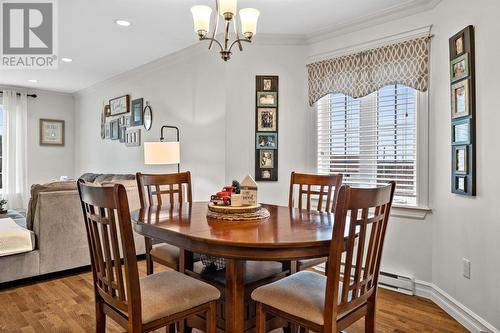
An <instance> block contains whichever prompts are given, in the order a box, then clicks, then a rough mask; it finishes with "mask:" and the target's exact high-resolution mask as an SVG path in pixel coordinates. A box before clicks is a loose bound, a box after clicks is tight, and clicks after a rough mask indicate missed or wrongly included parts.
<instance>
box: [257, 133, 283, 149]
mask: <svg viewBox="0 0 500 333" xmlns="http://www.w3.org/2000/svg"><path fill="white" fill-rule="evenodd" d="M255 136H256V138H255V142H256V146H255V149H278V133H268V132H264V133H261V132H257V133H256V134H255Z"/></svg>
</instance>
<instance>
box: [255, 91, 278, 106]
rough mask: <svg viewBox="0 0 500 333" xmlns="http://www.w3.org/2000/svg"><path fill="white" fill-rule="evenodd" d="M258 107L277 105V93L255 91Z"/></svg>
mask: <svg viewBox="0 0 500 333" xmlns="http://www.w3.org/2000/svg"><path fill="white" fill-rule="evenodd" d="M257 106H258V107H277V106H278V93H277V92H275V91H259V92H257Z"/></svg>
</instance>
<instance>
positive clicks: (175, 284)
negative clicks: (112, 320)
mask: <svg viewBox="0 0 500 333" xmlns="http://www.w3.org/2000/svg"><path fill="white" fill-rule="evenodd" d="M140 284H141V298H142V322H143V323H144V324H146V323H149V322H152V321H154V320H156V319H160V318H164V317H167V316H170V315H173V314H176V313H179V312H182V311H185V310H189V309H192V308H194V307H197V306H199V305H202V304H205V303H207V302H210V301H215V300H217V299H219V297H220V292H219V290H218V289H217V288H215V287H213V286H211V285H209V284H208V283H205V282H202V281H199V280H196V279H194V278H191V277H189V276H187V275H184V274H182V273H179V272H177V271H174V270H171V269H169V270H166V271H163V272H161V273H157V274H152V275H148V276H147V277H144V278H142V279H141V280H140Z"/></svg>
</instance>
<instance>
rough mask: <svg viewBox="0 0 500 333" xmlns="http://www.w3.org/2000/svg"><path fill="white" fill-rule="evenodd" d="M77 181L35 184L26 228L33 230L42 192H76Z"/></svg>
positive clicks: (29, 204) (32, 189)
mask: <svg viewBox="0 0 500 333" xmlns="http://www.w3.org/2000/svg"><path fill="white" fill-rule="evenodd" d="M76 189H77V187H76V181H74V180H66V181H53V182H50V183H46V184H34V185H32V186H31V197H30V201H29V203H28V212H27V214H26V227H27V228H28V229H29V230H33V219H34V216H35V211H36V205H37V202H38V194H39V193H41V192H58V191H73V190H75V191H76Z"/></svg>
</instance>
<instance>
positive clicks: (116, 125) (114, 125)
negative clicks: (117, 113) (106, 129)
mask: <svg viewBox="0 0 500 333" xmlns="http://www.w3.org/2000/svg"><path fill="white" fill-rule="evenodd" d="M109 124H110V125H111V138H110V139H111V140H118V139H119V136H120V122H119V120H118V119H115V120H112V121H110V122H109Z"/></svg>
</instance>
